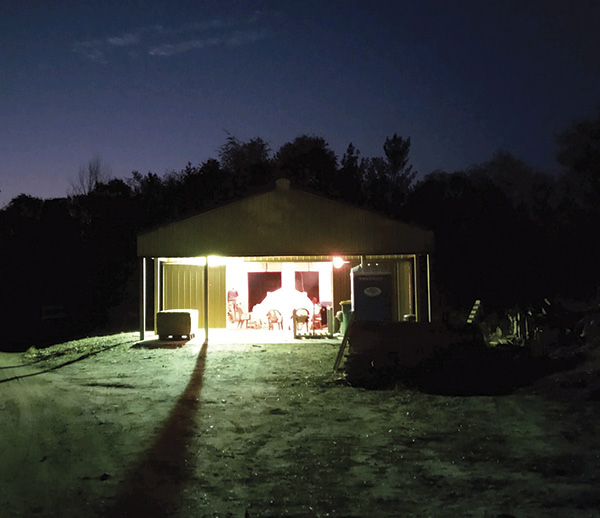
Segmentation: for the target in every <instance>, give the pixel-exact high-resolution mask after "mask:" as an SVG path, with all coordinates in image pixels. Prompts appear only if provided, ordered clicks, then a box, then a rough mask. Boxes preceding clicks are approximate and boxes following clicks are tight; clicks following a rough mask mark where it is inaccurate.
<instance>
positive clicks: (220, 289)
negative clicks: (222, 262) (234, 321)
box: [208, 266, 227, 328]
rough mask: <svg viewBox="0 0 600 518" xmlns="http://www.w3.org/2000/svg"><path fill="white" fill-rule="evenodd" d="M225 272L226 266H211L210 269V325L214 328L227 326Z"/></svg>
mask: <svg viewBox="0 0 600 518" xmlns="http://www.w3.org/2000/svg"><path fill="white" fill-rule="evenodd" d="M225 271H226V268H225V266H211V267H210V268H209V269H208V307H209V312H208V325H209V326H210V327H213V328H215V327H218V328H224V327H226V326H227V286H226V284H225Z"/></svg>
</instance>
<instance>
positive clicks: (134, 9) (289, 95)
mask: <svg viewBox="0 0 600 518" xmlns="http://www.w3.org/2000/svg"><path fill="white" fill-rule="evenodd" d="M0 38H1V45H0V65H1V70H2V72H1V73H2V80H1V81H0V121H1V126H0V137H1V138H0V190H1V191H2V192H1V193H0V207H1V206H3V205H5V204H6V203H7V202H8V201H9V200H10V199H11V198H13V197H14V196H17V195H18V194H19V193H21V192H24V193H26V194H30V195H33V196H40V197H43V198H46V197H53V196H63V195H65V194H66V193H67V191H68V189H69V186H70V182H71V181H73V180H74V178H75V177H76V175H77V171H78V169H79V167H80V166H81V165H83V164H85V163H87V161H88V160H89V159H90V158H91V157H92V156H93V155H95V154H99V155H100V156H101V158H102V159H103V160H104V161H105V162H106V163H107V164H108V165H109V166H110V169H111V171H112V175H113V176H117V177H128V176H130V174H131V172H132V171H134V170H138V171H140V172H142V173H146V172H148V171H153V172H156V173H163V172H165V171H166V170H180V169H182V168H183V167H184V166H185V164H186V163H187V162H188V161H189V162H192V163H193V164H200V163H201V162H203V161H205V160H206V159H208V158H211V157H212V158H216V157H217V155H218V148H219V146H220V145H222V144H223V143H224V142H225V139H226V137H227V132H228V133H230V134H232V135H234V136H236V137H238V138H239V139H241V140H247V139H250V138H253V137H261V138H263V139H265V140H266V141H267V142H269V143H270V145H271V147H272V148H273V149H274V150H276V149H277V148H278V147H279V146H281V144H283V143H285V142H288V141H291V140H293V139H294V138H295V137H297V136H298V135H301V134H304V133H307V134H312V135H318V136H321V137H323V138H325V139H326V141H327V142H328V143H329V144H330V146H331V148H332V149H333V150H334V151H335V152H336V153H337V154H338V156H340V157H341V155H342V154H343V152H344V151H345V149H346V147H347V145H348V143H349V142H352V143H353V144H354V145H355V146H356V147H357V148H358V149H359V150H360V151H361V152H362V155H363V156H381V155H382V154H383V151H382V144H383V141H384V140H385V138H386V136H391V135H392V134H393V133H398V134H399V135H402V136H410V137H411V138H412V148H411V161H412V163H413V165H414V167H415V168H416V169H417V170H418V171H419V172H420V173H421V175H423V174H426V173H429V172H431V171H432V170H435V169H444V170H446V171H455V170H458V169H461V168H464V167H467V166H469V165H472V164H474V163H477V162H481V161H485V160H488V159H490V158H491V157H492V155H493V153H494V152H495V151H497V150H500V149H503V150H506V151H509V152H511V153H513V154H515V155H516V156H518V157H519V158H522V159H523V160H525V161H526V162H528V163H530V164H531V165H533V166H535V167H538V168H541V169H543V170H546V171H548V172H555V171H557V170H558V166H557V165H556V164H555V162H554V152H555V145H554V135H555V134H556V133H558V132H561V131H563V130H565V129H566V128H567V127H568V126H569V124H570V122H571V121H572V120H574V119H580V118H585V117H592V116H595V114H596V110H597V107H598V106H600V59H598V56H600V2H598V1H596V0H571V1H569V2H566V1H563V0H560V1H555V0H504V1H503V0H495V1H488V0H473V1H460V0H457V1H452V2H448V1H434V0H422V1H421V0H419V1H417V0H414V1H404V0H397V1H378V0H368V1H364V2H362V1H352V0H340V1H336V0H329V1H311V0H303V1H255V2H250V1H248V2H242V1H237V2H233V1H227V0H222V1H214V2H211V1H199V0H197V1H192V0H189V1H180V0H170V1H158V0H154V1H152V0H150V1H128V0H118V1H112V0H104V1H102V2H92V1H89V2H88V1H85V0H78V1H68V0H60V1H56V0H49V1H42V0H37V1H34V0H29V1H28V0H14V1H13V0H3V1H2V2H1V3H0Z"/></svg>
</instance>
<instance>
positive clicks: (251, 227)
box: [137, 179, 434, 257]
mask: <svg viewBox="0 0 600 518" xmlns="http://www.w3.org/2000/svg"><path fill="white" fill-rule="evenodd" d="M433 243H434V239H433V232H432V231H430V230H426V229H424V228H421V227H419V226H416V225H411V224H408V223H403V222H400V221H396V220H393V219H390V218H387V217H385V216H382V215H381V214H378V213H375V212H372V211H368V210H365V209H360V208H357V207H354V206H352V205H349V204H346V203H343V202H339V201H335V200H331V199H328V198H324V197H322V196H317V195H314V194H310V193H307V192H304V191H300V190H296V189H292V188H290V187H289V181H288V180H286V179H280V180H278V181H277V182H276V188H275V189H274V190H272V191H269V192H266V193H263V194H257V195H254V196H249V197H247V198H244V199H241V200H239V201H236V202H233V203H230V204H228V205H225V206H223V207H219V208H217V209H214V210H211V211H208V212H205V213H202V214H198V215H196V216H193V217H191V218H187V219H184V220H182V221H178V222H175V223H171V224H168V225H164V226H162V227H159V228H157V229H154V230H152V231H149V232H146V233H143V234H140V235H139V236H138V240H137V252H138V256H140V257H142V256H144V257H198V256H210V255H218V256H227V257H231V256H233V257H239V256H257V255H259V256H267V255H268V256H273V255H279V256H287V255H297V256H304V255H327V256H331V255H370V254H386V255H387V254H404V253H409V254H415V253H430V252H432V251H433Z"/></svg>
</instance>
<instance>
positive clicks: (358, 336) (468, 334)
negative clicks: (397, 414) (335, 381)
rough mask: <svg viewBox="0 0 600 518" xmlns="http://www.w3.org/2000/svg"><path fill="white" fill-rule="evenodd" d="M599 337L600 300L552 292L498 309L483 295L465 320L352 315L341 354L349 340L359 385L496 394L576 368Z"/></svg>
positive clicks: (349, 363) (349, 368)
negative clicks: (485, 304)
mask: <svg viewBox="0 0 600 518" xmlns="http://www.w3.org/2000/svg"><path fill="white" fill-rule="evenodd" d="M599 343H600V310H599V308H598V307H595V308H592V309H586V310H583V311H575V310H568V309H566V308H565V307H564V306H563V305H559V304H552V303H551V302H550V301H549V300H547V299H546V300H544V303H543V304H542V305H540V306H539V307H537V308H534V307H529V308H527V310H526V311H520V310H519V308H516V307H515V308H513V309H512V310H510V311H508V312H506V313H505V314H504V315H503V316H502V317H499V316H498V313H497V312H490V313H489V314H487V315H486V314H485V312H484V311H483V308H482V305H481V303H480V301H477V302H476V303H475V305H474V306H473V310H472V311H471V313H470V315H469V317H468V318H467V320H466V322H465V321H464V320H463V323H462V324H460V325H456V324H454V325H452V324H450V323H448V321H446V322H438V323H421V322H366V321H359V320H353V321H352V324H351V325H350V326H349V328H348V330H347V333H346V336H345V337H344V342H343V343H342V347H341V348H340V355H338V360H339V359H340V358H341V356H342V352H343V351H344V350H345V347H346V345H347V346H348V352H347V355H346V357H345V362H344V365H343V370H344V372H345V375H346V379H347V380H348V381H349V382H350V383H351V384H352V385H355V386H360V387H366V388H389V387H394V386H396V385H399V384H401V385H404V386H412V387H415V388H417V389H419V390H423V391H426V392H432V393H439V394H448V395H495V394H506V393H510V392H513V391H514V390H515V389H516V388H518V387H523V386H526V385H530V384H531V383H533V382H534V381H535V380H538V379H540V378H543V377H545V376H548V375H550V374H553V373H557V372H561V371H565V370H569V369H573V368H574V367H575V366H576V365H578V364H581V363H582V362H583V361H585V360H586V359H589V356H590V355H589V352H590V350H595V349H597V346H598V345H599ZM340 363H341V362H340V361H337V362H336V365H335V366H334V368H338V367H339V364H340Z"/></svg>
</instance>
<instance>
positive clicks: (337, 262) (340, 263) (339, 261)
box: [331, 255, 348, 270]
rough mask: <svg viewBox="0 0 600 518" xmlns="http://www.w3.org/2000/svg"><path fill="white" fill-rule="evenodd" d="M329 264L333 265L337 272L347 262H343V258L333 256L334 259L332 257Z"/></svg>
mask: <svg viewBox="0 0 600 518" xmlns="http://www.w3.org/2000/svg"><path fill="white" fill-rule="evenodd" d="M331 262H332V263H333V267H334V268H335V269H336V270H339V269H340V268H341V267H342V266H344V265H345V264H346V263H347V262H348V261H344V258H343V257H340V256H337V255H336V256H335V257H334V258H333V259H332V260H331Z"/></svg>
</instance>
